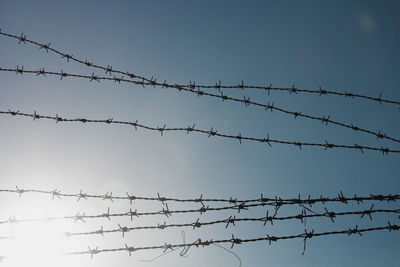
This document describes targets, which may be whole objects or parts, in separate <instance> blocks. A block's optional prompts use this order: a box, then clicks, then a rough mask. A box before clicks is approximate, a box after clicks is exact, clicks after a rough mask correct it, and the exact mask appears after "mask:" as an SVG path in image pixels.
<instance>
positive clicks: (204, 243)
mask: <svg viewBox="0 0 400 267" xmlns="http://www.w3.org/2000/svg"><path fill="white" fill-rule="evenodd" d="M382 230H389V232H392V231H398V230H400V226H399V225H396V224H391V223H390V222H389V221H387V226H379V227H371V228H362V229H359V228H358V226H357V225H356V226H355V227H354V228H349V229H346V230H338V231H329V232H320V233H316V232H315V231H314V230H311V231H307V230H306V229H305V230H304V233H300V234H297V235H286V236H270V235H268V234H267V235H266V236H263V237H258V238H250V239H241V238H237V237H235V236H234V235H233V234H232V238H229V239H220V240H213V239H210V240H205V241H203V240H202V239H201V238H199V239H197V240H196V241H194V242H192V243H186V242H185V243H179V244H168V243H165V244H163V245H156V246H143V247H135V246H128V245H127V244H125V247H120V248H106V249H99V248H98V247H96V248H95V249H91V248H90V247H88V250H86V251H73V252H67V253H65V255H84V254H88V255H90V256H91V258H93V256H94V255H96V254H99V253H104V252H119V251H126V252H128V254H129V256H131V255H132V253H133V252H136V251H140V250H155V249H161V250H163V252H167V251H169V250H172V249H175V248H187V249H189V248H191V247H206V246H209V245H211V244H231V249H232V248H233V247H234V246H235V245H240V244H244V243H253V242H260V241H267V242H268V243H269V244H271V243H273V242H278V241H280V240H288V239H303V241H304V247H303V254H304V252H305V249H306V242H307V240H309V239H311V238H313V237H321V236H329V235H348V236H352V235H357V234H358V235H360V236H362V233H366V232H372V231H382Z"/></svg>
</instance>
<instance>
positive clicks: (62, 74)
mask: <svg viewBox="0 0 400 267" xmlns="http://www.w3.org/2000/svg"><path fill="white" fill-rule="evenodd" d="M0 71H3V72H15V73H17V74H21V75H22V74H23V73H31V74H36V76H38V75H39V74H41V75H43V76H46V75H55V76H60V80H62V79H63V78H64V77H74V78H83V79H88V80H89V81H93V80H95V81H97V82H100V81H101V80H108V81H114V82H118V83H120V82H127V83H133V84H136V85H142V86H145V85H154V83H155V82H154V81H150V82H147V81H133V80H128V79H124V78H123V77H122V78H116V77H114V78H110V77H98V76H95V75H94V73H93V74H92V75H90V76H88V75H81V74H70V73H65V72H63V71H62V70H61V72H50V71H44V69H43V68H42V69H40V70H24V68H23V67H22V69H19V68H18V66H17V68H16V69H10V68H0ZM161 85H162V86H163V87H166V88H175V89H178V90H179V91H185V92H190V93H194V94H196V95H197V96H200V95H204V96H209V97H216V98H221V99H222V100H223V101H224V100H231V101H233V102H241V103H244V104H245V105H246V106H249V105H253V106H257V107H262V108H263V109H264V110H270V111H271V112H272V111H273V110H276V111H279V112H281V113H285V114H288V115H292V116H294V118H297V117H302V118H306V119H310V120H317V121H321V122H322V123H324V124H326V125H328V123H331V124H333V125H337V126H340V127H344V128H348V129H351V130H353V131H356V132H364V133H367V134H370V135H373V136H375V137H376V138H377V139H387V140H391V141H394V142H397V143H400V139H397V138H394V137H391V136H389V135H387V134H386V133H385V134H382V133H381V131H378V132H374V131H371V130H368V129H364V128H361V127H358V126H356V125H354V124H346V123H342V122H339V121H334V120H332V119H331V118H330V115H329V116H327V117H325V116H322V117H318V116H314V115H307V114H304V113H301V112H297V111H296V112H294V111H290V110H286V109H283V108H280V107H278V106H276V105H275V103H272V104H269V103H268V104H261V103H258V102H254V101H250V98H246V97H244V98H243V99H240V98H234V97H229V96H226V95H218V94H213V93H207V92H204V91H201V90H200V89H197V90H195V89H192V88H184V87H178V88H176V87H168V85H166V84H160V86H161ZM165 126H166V125H164V127H165ZM164 130H165V129H164V128H163V127H158V128H157V131H159V132H160V133H161V135H162V134H163V131H164ZM186 131H189V129H188V128H187V129H186ZM208 135H209V136H214V135H217V131H213V129H211V130H210V131H208ZM235 138H236V139H238V140H239V141H240V142H241V138H240V136H235ZM295 145H296V146H298V147H299V148H300V149H301V143H298V144H295ZM359 149H361V151H362V147H359Z"/></svg>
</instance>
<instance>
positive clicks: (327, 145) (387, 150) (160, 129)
mask: <svg viewBox="0 0 400 267" xmlns="http://www.w3.org/2000/svg"><path fill="white" fill-rule="evenodd" d="M0 115H10V116H13V117H15V116H20V117H30V118H32V119H33V120H39V119H46V120H53V121H56V122H81V123H102V124H109V125H110V124H114V125H116V124H119V125H127V126H131V127H134V128H135V130H137V128H142V129H146V130H151V131H155V132H159V133H160V134H161V136H163V134H164V132H168V131H175V132H186V133H187V134H189V133H191V132H197V133H201V134H205V135H207V136H208V137H215V136H218V137H222V138H227V139H235V140H238V141H239V143H240V144H241V143H242V141H244V140H247V141H253V142H259V143H265V144H268V145H269V146H270V147H271V146H272V145H271V143H278V144H285V145H292V146H295V147H298V148H299V149H300V150H301V149H302V147H306V146H310V147H321V148H324V149H325V150H328V149H333V148H344V149H352V150H358V151H360V152H361V153H364V150H370V151H378V152H381V153H382V154H383V155H385V154H387V155H388V154H389V153H400V150H394V149H390V148H389V147H383V146H381V147H373V146H364V145H359V144H354V145H343V144H333V143H328V141H327V140H325V143H311V142H297V141H286V140H279V139H271V138H270V136H269V134H267V136H266V138H256V137H247V136H242V135H241V133H238V134H237V135H229V134H222V133H219V132H218V131H217V130H216V129H214V128H211V129H210V130H204V129H197V128H195V124H193V126H188V127H185V128H182V127H180V128H167V127H166V126H167V125H166V124H164V126H147V125H144V124H140V123H138V121H137V120H136V121H135V122H132V121H119V120H114V119H112V118H109V119H87V118H76V119H72V118H65V117H61V116H59V115H58V114H56V116H50V115H40V114H38V113H37V112H36V111H35V112H34V113H23V112H19V111H13V110H10V109H9V110H8V111H4V110H2V111H0Z"/></svg>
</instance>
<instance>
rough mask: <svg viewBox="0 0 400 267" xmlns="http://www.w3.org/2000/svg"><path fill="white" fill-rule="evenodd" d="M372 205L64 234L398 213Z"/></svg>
mask: <svg viewBox="0 0 400 267" xmlns="http://www.w3.org/2000/svg"><path fill="white" fill-rule="evenodd" d="M373 207H374V205H372V206H371V207H370V208H369V209H365V210H359V211H345V212H335V211H328V210H327V209H326V208H325V212H323V213H311V214H307V210H308V209H303V210H302V211H301V213H299V214H297V215H291V216H284V217H279V216H276V215H277V213H275V214H274V215H271V216H270V215H269V213H268V212H267V214H266V216H264V217H258V218H236V216H229V218H225V219H221V220H215V221H208V222H201V221H200V218H198V219H197V220H196V221H195V222H192V223H180V224H167V223H166V222H164V223H163V224H160V223H158V224H157V225H151V226H148V225H146V226H135V227H128V226H121V225H120V224H118V228H114V229H109V230H104V229H103V226H102V227H101V228H100V229H99V230H93V231H86V232H65V233H64V234H65V236H67V237H73V236H87V235H101V236H104V234H109V233H121V234H122V237H125V234H126V233H129V232H131V231H135V230H154V229H159V230H164V229H166V228H184V227H189V228H193V229H197V228H201V227H203V226H209V225H216V224H224V225H225V228H228V227H229V226H230V225H231V226H236V223H237V222H261V223H263V224H264V226H265V225H266V224H267V223H270V224H271V225H273V224H274V221H288V220H299V221H300V222H301V223H305V221H306V219H307V218H317V217H325V218H329V219H330V220H331V221H332V222H333V223H334V222H335V219H336V218H337V217H339V216H345V215H361V217H360V218H363V217H369V219H370V220H371V221H372V214H375V213H384V214H390V213H392V214H399V213H400V209H374V208H373ZM311 212H312V211H311Z"/></svg>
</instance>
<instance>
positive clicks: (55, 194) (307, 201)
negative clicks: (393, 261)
mask: <svg viewBox="0 0 400 267" xmlns="http://www.w3.org/2000/svg"><path fill="white" fill-rule="evenodd" d="M0 193H10V194H16V195H18V196H19V197H22V195H25V194H42V195H49V196H51V199H52V200H54V199H55V198H58V199H61V198H64V197H67V198H75V199H76V200H77V201H80V200H83V199H85V200H88V199H91V198H93V199H100V200H104V201H114V200H127V201H129V202H130V204H131V205H132V203H133V201H135V200H144V201H158V202H160V203H162V204H163V205H164V204H165V202H182V203H183V202H192V203H200V204H201V205H202V206H204V203H206V202H222V203H224V202H225V203H229V204H235V205H237V204H238V203H251V202H259V203H262V204H264V205H270V204H273V205H274V206H282V205H290V204H299V205H300V206H301V205H310V206H311V205H312V204H315V203H323V204H325V203H328V202H340V203H348V202H350V201H356V202H357V203H362V202H363V201H387V202H396V201H397V200H399V199H400V195H399V194H394V195H392V194H388V195H374V194H371V195H369V196H357V195H354V197H345V196H344V194H343V192H342V191H340V192H339V193H338V195H337V196H336V197H324V196H322V195H320V197H317V198H315V197H311V195H308V197H307V198H301V196H300V194H299V195H298V196H297V198H282V197H277V196H275V197H265V196H264V195H263V194H260V197H259V198H253V199H238V198H236V197H230V198H204V197H203V195H202V194H201V195H200V197H198V198H185V199H183V198H177V197H165V196H161V195H160V193H157V196H154V197H150V196H137V195H133V194H131V193H128V192H126V196H115V195H113V193H112V192H106V193H105V194H87V193H84V192H83V191H82V190H80V191H79V193H64V192H61V191H60V190H58V189H54V190H39V189H26V188H22V187H21V186H15V189H0Z"/></svg>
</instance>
